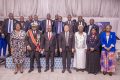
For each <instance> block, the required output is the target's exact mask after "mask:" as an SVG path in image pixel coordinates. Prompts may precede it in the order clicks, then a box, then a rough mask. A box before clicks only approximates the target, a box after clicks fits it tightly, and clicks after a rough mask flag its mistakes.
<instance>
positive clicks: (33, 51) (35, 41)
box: [27, 23, 42, 73]
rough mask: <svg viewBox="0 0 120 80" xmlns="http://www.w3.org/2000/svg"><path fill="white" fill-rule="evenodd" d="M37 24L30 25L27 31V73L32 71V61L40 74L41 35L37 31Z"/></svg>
mask: <svg viewBox="0 0 120 80" xmlns="http://www.w3.org/2000/svg"><path fill="white" fill-rule="evenodd" d="M37 26H38V24H34V23H32V28H31V29H29V30H28V31H27V40H28V41H27V49H28V50H29V53H30V70H29V71H28V73H30V72H32V71H33V70H34V59H36V62H37V68H38V72H39V73H40V72H41V64H40V51H41V44H40V43H41V37H42V34H41V33H40V31H39V30H38V27H37Z"/></svg>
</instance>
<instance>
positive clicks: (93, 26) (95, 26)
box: [85, 24, 99, 34]
mask: <svg viewBox="0 0 120 80" xmlns="http://www.w3.org/2000/svg"><path fill="white" fill-rule="evenodd" d="M89 26H90V25H88V26H87V27H85V32H86V33H87V34H88V31H89ZM92 28H96V29H97V33H98V34H99V27H98V26H97V25H95V24H93V25H92ZM92 28H91V29H92ZM90 31H91V30H90Z"/></svg>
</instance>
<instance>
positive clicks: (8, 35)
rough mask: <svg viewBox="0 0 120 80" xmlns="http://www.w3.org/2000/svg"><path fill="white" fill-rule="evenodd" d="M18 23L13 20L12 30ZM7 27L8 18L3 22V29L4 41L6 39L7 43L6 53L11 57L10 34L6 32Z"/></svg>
mask: <svg viewBox="0 0 120 80" xmlns="http://www.w3.org/2000/svg"><path fill="white" fill-rule="evenodd" d="M17 22H18V21H17V20H16V19H13V30H14V29H15V26H14V25H15V24H16V23H17ZM8 27H9V18H7V19H5V20H4V22H3V29H4V31H5V33H6V39H7V43H8V52H9V55H11V48H10V33H9V32H8Z"/></svg>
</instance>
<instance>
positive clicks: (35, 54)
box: [30, 51, 41, 69]
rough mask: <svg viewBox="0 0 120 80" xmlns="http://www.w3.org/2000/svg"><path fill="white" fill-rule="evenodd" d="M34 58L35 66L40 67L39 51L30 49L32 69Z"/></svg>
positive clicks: (31, 67) (32, 67)
mask: <svg viewBox="0 0 120 80" xmlns="http://www.w3.org/2000/svg"><path fill="white" fill-rule="evenodd" d="M34 59H36V62H37V68H38V69H39V68H41V63H40V52H37V51H31V52H30V69H34Z"/></svg>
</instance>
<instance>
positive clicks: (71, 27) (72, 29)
mask: <svg viewBox="0 0 120 80" xmlns="http://www.w3.org/2000/svg"><path fill="white" fill-rule="evenodd" d="M65 24H69V23H68V21H66V22H65ZM70 32H73V33H74V32H75V22H74V21H71V24H70Z"/></svg>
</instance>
